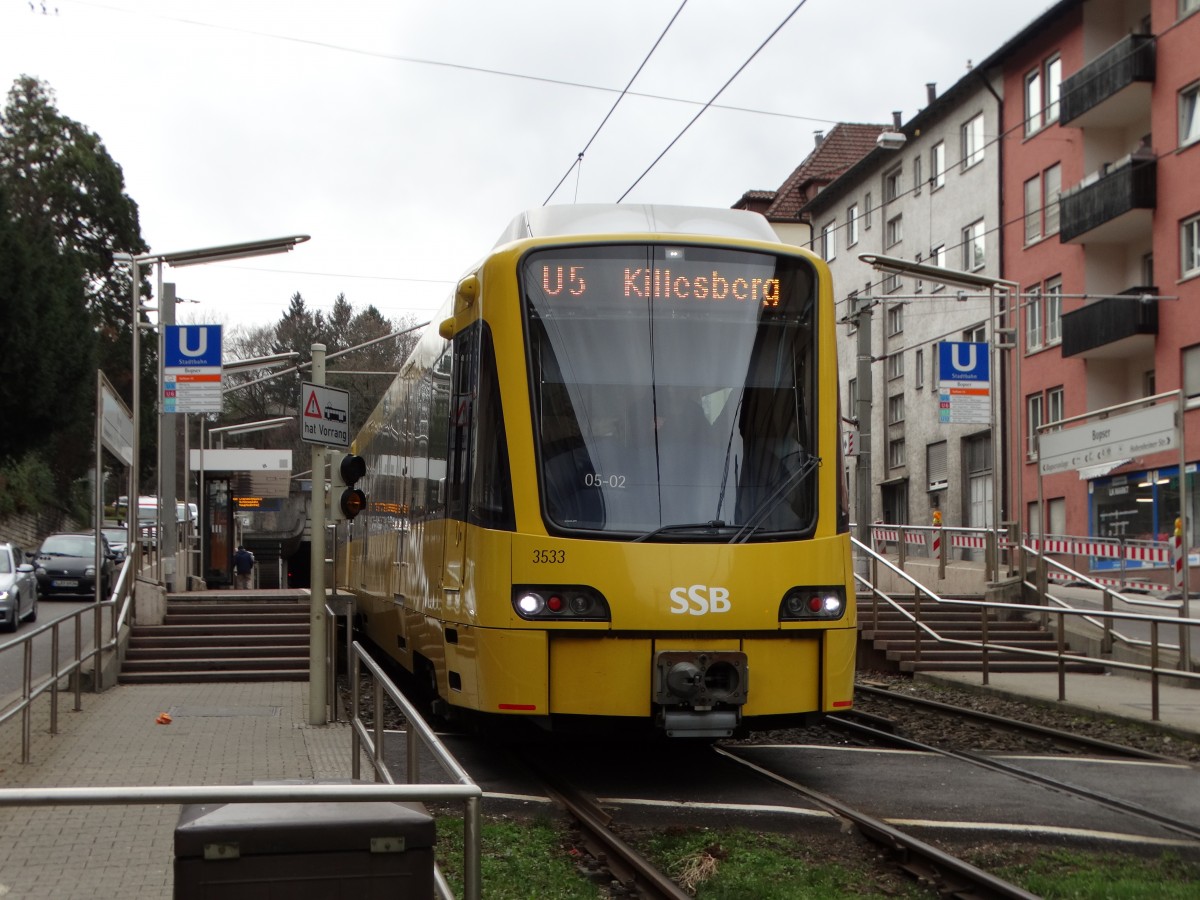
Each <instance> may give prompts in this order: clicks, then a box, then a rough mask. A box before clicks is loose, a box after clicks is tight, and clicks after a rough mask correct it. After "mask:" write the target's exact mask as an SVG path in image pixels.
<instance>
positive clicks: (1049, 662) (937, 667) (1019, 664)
mask: <svg viewBox="0 0 1200 900" xmlns="http://www.w3.org/2000/svg"><path fill="white" fill-rule="evenodd" d="M894 599H895V598H894ZM897 602H898V603H899V605H900V606H902V607H904V608H905V609H906V610H908V612H910V613H913V614H915V604H914V603H913V601H912V600H899V599H897ZM858 617H859V637H860V639H861V640H860V644H859V648H860V651H859V652H860V655H861V656H862V657H864V662H866V661H869V663H870V664H871V665H873V667H875V668H880V669H892V670H893V671H900V672H908V673H911V672H978V671H981V670H982V669H983V651H982V649H978V648H975V647H963V646H959V645H956V644H950V643H946V642H945V640H959V641H973V642H979V641H982V640H983V626H982V623H981V621H980V610H979V609H978V608H976V607H960V606H948V605H943V604H939V603H936V602H935V601H931V600H925V601H923V602H922V604H921V622H922V623H923V624H925V625H926V626H928V627H929V628H930V629H932V630H933V631H934V632H936V633H937V635H938V636H939V637H940V638H942V639H944V640H938V639H936V638H934V637H932V636H930V635H929V634H927V633H926V632H924V631H922V632H921V654H920V659H919V660H918V658H917V640H916V633H917V629H916V626H914V624H913V623H912V621H911V620H909V619H907V618H906V617H905V616H903V615H902V614H901V612H900V611H899V610H897V609H895V608H893V607H892V606H891V605H890V604H884V603H880V605H879V615H878V620H875V619H873V618H872V614H871V607H870V604H869V602H868V601H867V600H866V599H865V598H864V599H863V602H862V603H861V604H860V606H859V609H858ZM987 637H988V643H989V644H1005V645H1007V646H1010V647H1015V648H1020V649H1022V650H1040V651H1044V652H1047V653H1056V652H1057V650H1058V640H1057V638H1056V637H1055V636H1054V634H1052V633H1051V632H1050V631H1049V630H1047V629H1045V628H1043V627H1042V626H1041V625H1039V624H1038V623H1036V622H1028V621H1025V620H1023V619H1014V620H1011V621H999V620H998V619H996V618H995V613H994V612H992V613H991V614H990V615H989V618H988V633H987ZM864 644H865V645H869V646H864ZM987 658H988V671H990V672H1055V671H1057V670H1058V663H1057V661H1056V660H1054V659H1046V658H1038V657H1030V656H1025V655H1023V654H1020V653H1013V652H1007V651H999V650H989V651H988V657H987ZM1067 671H1068V672H1087V673H1096V674H1099V673H1103V672H1104V667H1103V666H1100V665H1096V664H1093V663H1078V662H1068V663H1067Z"/></svg>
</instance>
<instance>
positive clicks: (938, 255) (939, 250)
mask: <svg viewBox="0 0 1200 900" xmlns="http://www.w3.org/2000/svg"><path fill="white" fill-rule="evenodd" d="M929 264H930V265H931V266H937V267H939V268H942V269H944V268H946V245H945V244H938V245H937V246H936V247H934V248H933V249H932V250H930V251H929ZM944 287H945V285H944V284H942V283H941V282H940V281H934V282H933V287H931V288H930V289H929V290H930V291H933V292H937V291H940V290H941V289H942V288H944Z"/></svg>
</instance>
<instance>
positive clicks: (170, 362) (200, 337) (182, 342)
mask: <svg viewBox="0 0 1200 900" xmlns="http://www.w3.org/2000/svg"><path fill="white" fill-rule="evenodd" d="M220 365H221V326H220V325H168V326H166V333H165V334H164V335H163V366H164V367H165V368H168V369H174V368H182V367H185V366H198V367H199V366H203V367H205V368H209V369H212V368H219V367H220Z"/></svg>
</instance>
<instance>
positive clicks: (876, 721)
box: [825, 684, 1181, 762]
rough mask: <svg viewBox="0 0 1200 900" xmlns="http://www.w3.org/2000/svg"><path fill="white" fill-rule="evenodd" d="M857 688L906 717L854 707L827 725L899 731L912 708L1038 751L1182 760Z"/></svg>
mask: <svg viewBox="0 0 1200 900" xmlns="http://www.w3.org/2000/svg"><path fill="white" fill-rule="evenodd" d="M854 690H855V694H856V695H857V696H860V697H861V696H865V697H869V698H872V699H874V700H875V701H879V702H881V703H882V704H883V705H885V706H887V705H891V706H894V707H896V708H898V709H900V710H902V714H903V718H899V719H894V718H891V717H887V716H882V715H879V714H878V713H872V712H864V711H862V710H858V709H855V710H850V711H847V712H843V713H835V714H834V715H831V716H828V717H827V718H826V720H825V723H826V726H827V727H831V728H841V727H842V726H843V725H844V724H845V723H855V722H857V723H860V724H864V725H868V726H870V727H872V728H874V729H876V730H877V731H881V732H890V733H893V734H897V733H900V732H903V730H904V729H906V728H908V727H911V718H910V716H911V714H912V712H913V711H917V712H918V713H920V714H928V715H934V716H937V717H940V718H943V719H944V718H947V717H948V718H950V719H952V720H954V722H956V723H962V722H971V723H975V724H977V725H982V726H985V727H987V728H990V729H997V730H999V731H1002V732H1004V733H1005V734H1008V735H1012V736H1014V737H1016V738H1018V739H1021V740H1024V741H1027V742H1028V744H1029V748H1028V749H1030V750H1034V751H1038V752H1045V751H1046V750H1047V749H1049V750H1053V751H1056V752H1060V753H1069V754H1079V753H1086V754H1096V755H1100V756H1108V757H1115V758H1124V759H1146V760H1155V761H1158V762H1181V760H1180V759H1179V758H1178V757H1175V756H1167V755H1164V754H1161V753H1157V752H1154V751H1151V750H1146V749H1144V748H1141V747H1133V746H1130V745H1128V744H1118V743H1115V742H1113V741H1108V740H1103V739H1100V738H1095V737H1091V736H1090V735H1086V734H1080V733H1079V732H1077V731H1065V730H1063V729H1061V728H1053V727H1049V726H1046V725H1040V724H1037V723H1034V722H1028V721H1024V720H1021V719H1015V718H1012V717H1009V716H1003V715H998V714H995V713H990V712H986V711H983V710H978V709H971V708H969V707H965V706H957V705H954V704H951V703H943V702H941V701H938V700H930V699H928V698H925V697H916V696H912V695H909V694H902V693H898V692H896V691H892V690H888V689H886V688H878V687H874V686H871V685H864V684H857V685H855V688H854Z"/></svg>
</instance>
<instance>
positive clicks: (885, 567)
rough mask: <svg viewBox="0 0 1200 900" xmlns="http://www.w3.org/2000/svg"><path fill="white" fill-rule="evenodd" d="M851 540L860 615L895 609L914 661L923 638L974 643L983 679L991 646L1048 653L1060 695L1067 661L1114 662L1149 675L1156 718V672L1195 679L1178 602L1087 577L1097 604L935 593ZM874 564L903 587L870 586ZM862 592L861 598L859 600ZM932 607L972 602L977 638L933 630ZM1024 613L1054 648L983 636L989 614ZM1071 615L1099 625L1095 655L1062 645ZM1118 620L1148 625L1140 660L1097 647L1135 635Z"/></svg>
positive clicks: (1195, 682)
mask: <svg viewBox="0 0 1200 900" xmlns="http://www.w3.org/2000/svg"><path fill="white" fill-rule="evenodd" d="M852 541H853V544H854V546H855V548H856V549H857V550H858V552H859V553H860V554H862V557H860V558H863V557H865V558H866V559H867V560H868V561H869V563H870V565H869V572H870V576H871V577H870V578H868V577H867V576H866V575H861V574H858V573H856V574H855V581H856V583H857V585H858V588H859V591H858V597H859V621H860V623H862V622H864V621H869V622H871V624H872V626H873V628H875V629H878V627H879V614H880V611H881V610H882V609H885V608H891V609H894V610H896V611H898V612H899V613H900V615H901V616H902V617H903V618H904V619H905V620H907V621H908V622H909V623H910V625H911V626H912V629H913V635H914V640H915V648H914V655H915V661H917V662H919V661H920V659H921V652H922V648H923V646H924V647H925V648H928V647H929V646H930V645H931V644H934V643H936V644H938V645H940V646H943V647H963V648H971V649H974V650H979V651H981V676H982V680H983V683H984V684H987V683H988V680H989V656H990V654H993V653H1004V654H1005V655H1010V654H1015V655H1019V656H1023V657H1026V658H1029V659H1041V660H1047V661H1052V662H1054V663H1055V666H1056V669H1057V673H1058V694H1059V696H1058V699H1059V700H1066V699H1067V694H1066V674H1067V665H1068V664H1069V663H1092V664H1095V665H1099V666H1104V667H1106V668H1109V669H1118V670H1121V671H1123V672H1128V673H1130V674H1132V675H1139V676H1142V677H1144V678H1146V679H1147V680H1148V685H1149V687H1148V690H1149V692H1150V702H1151V718H1152V719H1153V720H1154V721H1156V722H1157V721H1158V720H1159V687H1160V682H1161V679H1163V678H1167V677H1170V678H1173V679H1182V680H1185V681H1186V682H1188V683H1189V685H1190V686H1197V687H1200V673H1197V672H1193V671H1191V665H1190V659H1189V656H1190V654H1189V653H1188V643H1187V640H1186V635H1187V629H1190V628H1196V627H1200V619H1193V618H1187V617H1186V616H1185V615H1183V614H1182V612H1183V609H1181V607H1180V605H1179V604H1173V603H1163V602H1161V601H1153V600H1149V599H1145V598H1132V597H1128V596H1126V595H1122V594H1120V593H1119V592H1117V591H1114V590H1112V589H1111V588H1110V587H1107V586H1105V585H1102V584H1100V583H1098V582H1092V584H1093V585H1094V587H1095V588H1096V589H1098V590H1100V591H1102V592H1103V598H1102V601H1101V608H1099V609H1092V608H1083V607H1075V606H1072V605H1070V603H1069V601H1068V600H1067V599H1066V598H1062V597H1049V596H1047V594H1046V593H1045V592H1044V591H1041V592H1040V593H1038V594H1037V596H1039V597H1043V598H1045V602H1043V603H1033V604H1031V603H1008V602H1000V601H992V600H974V599H953V598H947V597H942V596H940V595H939V594H938V593H937V592H936V591H933V590H931V589H930V588H929V587H927V586H926V585H925V584H922V583H921V582H920V581H919V580H917V579H916V578H914V577H913V576H912V575H909V574H908V573H906V572H905V571H904V570H902V569H901V568H900V567H899V566H898V565H896V564H895V563H893V562H892V561H891V560H889V559H887V558H886V557H884V556H882V555H881V554H879V553H876V552H875V551H874V550H873V549H872V548H870V547H868V546H866V545H865V544H863V543H861V542H860V541H858V540H857V539H853V538H852ZM1026 549H1027V550H1028V551H1029V552H1030V553H1034V552H1035V551H1033V550H1032V548H1026ZM1050 562H1051V561H1048V562H1047V565H1050ZM1054 565H1055V566H1058V567H1060V571H1062V570H1065V571H1067V572H1069V571H1070V570H1066V567H1065V566H1062V565H1061V564H1060V563H1054ZM881 572H882V573H886V574H887V575H888V576H889V577H890V580H892V581H893V582H896V583H899V584H901V585H902V586H903V587H901V588H898V589H894V590H892V591H891V593H888V592H885V591H884V590H882V589H880V588H879V587H877V584H879V582H880V574H881ZM1071 574H1072V575H1073V576H1074V578H1073V580H1079V581H1080V582H1081V583H1083V584H1084V585H1085V586H1087V581H1088V579H1086V577H1085V576H1082V575H1079V574H1078V573H1071ZM1027 584H1028V586H1030V587H1033V588H1034V589H1037V587H1038V586H1037V584H1036V583H1027ZM901 591H904V597H903V599H904V600H905V601H909V600H911V601H912V609H911V610H910V609H909V608H908V607H906V606H905V605H904V604H903V603H901V601H900V600H899V599H897V597H898V596H900V592H901ZM864 600H865V601H866V603H865V604H864ZM1116 600H1120V601H1121V602H1122V603H1126V604H1129V605H1131V606H1138V607H1141V608H1147V609H1155V610H1157V611H1156V612H1133V611H1129V610H1118V609H1115V608H1113V607H1114V605H1115V604H1114V601H1116ZM864 606H866V609H864ZM938 608H941V609H947V608H957V609H975V610H978V612H979V618H980V639H979V640H969V639H963V638H948V637H943V636H942V635H941V634H939V633H938V631H937V628H936V627H934V626H931V625H929V624H928V623H927V622H926V621H924V620H925V618H926V617H927V616H928V614H929V613H930V612H932V611H933V610H935V609H938ZM1030 614H1037V615H1039V616H1040V617H1042V619H1043V620H1044V621H1045V622H1047V623H1052V625H1053V627H1054V629H1055V632H1056V634H1057V638H1058V643H1057V649H1056V650H1054V651H1049V650H1034V649H1031V648H1027V647H1017V646H1013V645H1011V644H1006V643H1003V642H999V641H992V640H990V639H989V637H988V628H989V624H991V620H992V616H993V615H994V616H996V618H1002V617H1003V616H1005V615H1019V616H1027V615H1030ZM1072 618H1073V619H1081V620H1084V621H1087V622H1089V623H1090V624H1092V625H1094V626H1096V627H1098V628H1100V629H1101V631H1102V633H1103V634H1104V635H1106V636H1107V641H1105V640H1103V639H1102V644H1101V647H1102V649H1101V655H1100V656H1090V655H1088V654H1086V653H1080V652H1075V651H1071V650H1068V649H1067V646H1066V635H1067V627H1066V625H1067V620H1068V619H1072ZM1118 623H1130V624H1133V623H1138V624H1141V625H1143V626H1148V630H1149V637H1148V638H1146V639H1136V643H1137V644H1138V645H1139V646H1142V647H1144V649H1145V650H1147V651H1148V656H1149V661H1148V662H1147V663H1141V662H1133V661H1129V660H1123V659H1118V658H1116V657H1115V656H1113V655H1112V654H1111V653H1110V652H1109V651H1108V650H1106V649H1104V648H1105V647H1106V646H1107V647H1108V648H1111V646H1112V641H1114V640H1117V639H1121V640H1125V641H1128V642H1129V643H1130V644H1131V645H1132V644H1133V643H1134V642H1135V639H1133V638H1130V637H1128V636H1127V635H1124V634H1123V633H1122V632H1121V631H1120V629H1119V628H1117V627H1116V626H1117V624H1118ZM1164 628H1165V629H1169V630H1174V629H1176V628H1178V629H1179V633H1180V635H1181V642H1180V644H1172V643H1170V642H1168V641H1164V640H1161V639H1160V632H1162V630H1163V629H1164ZM1164 657H1165V658H1167V659H1168V660H1169V663H1168V664H1166V665H1164V664H1163V661H1164ZM1171 663H1173V664H1174V665H1172V664H1171Z"/></svg>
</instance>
